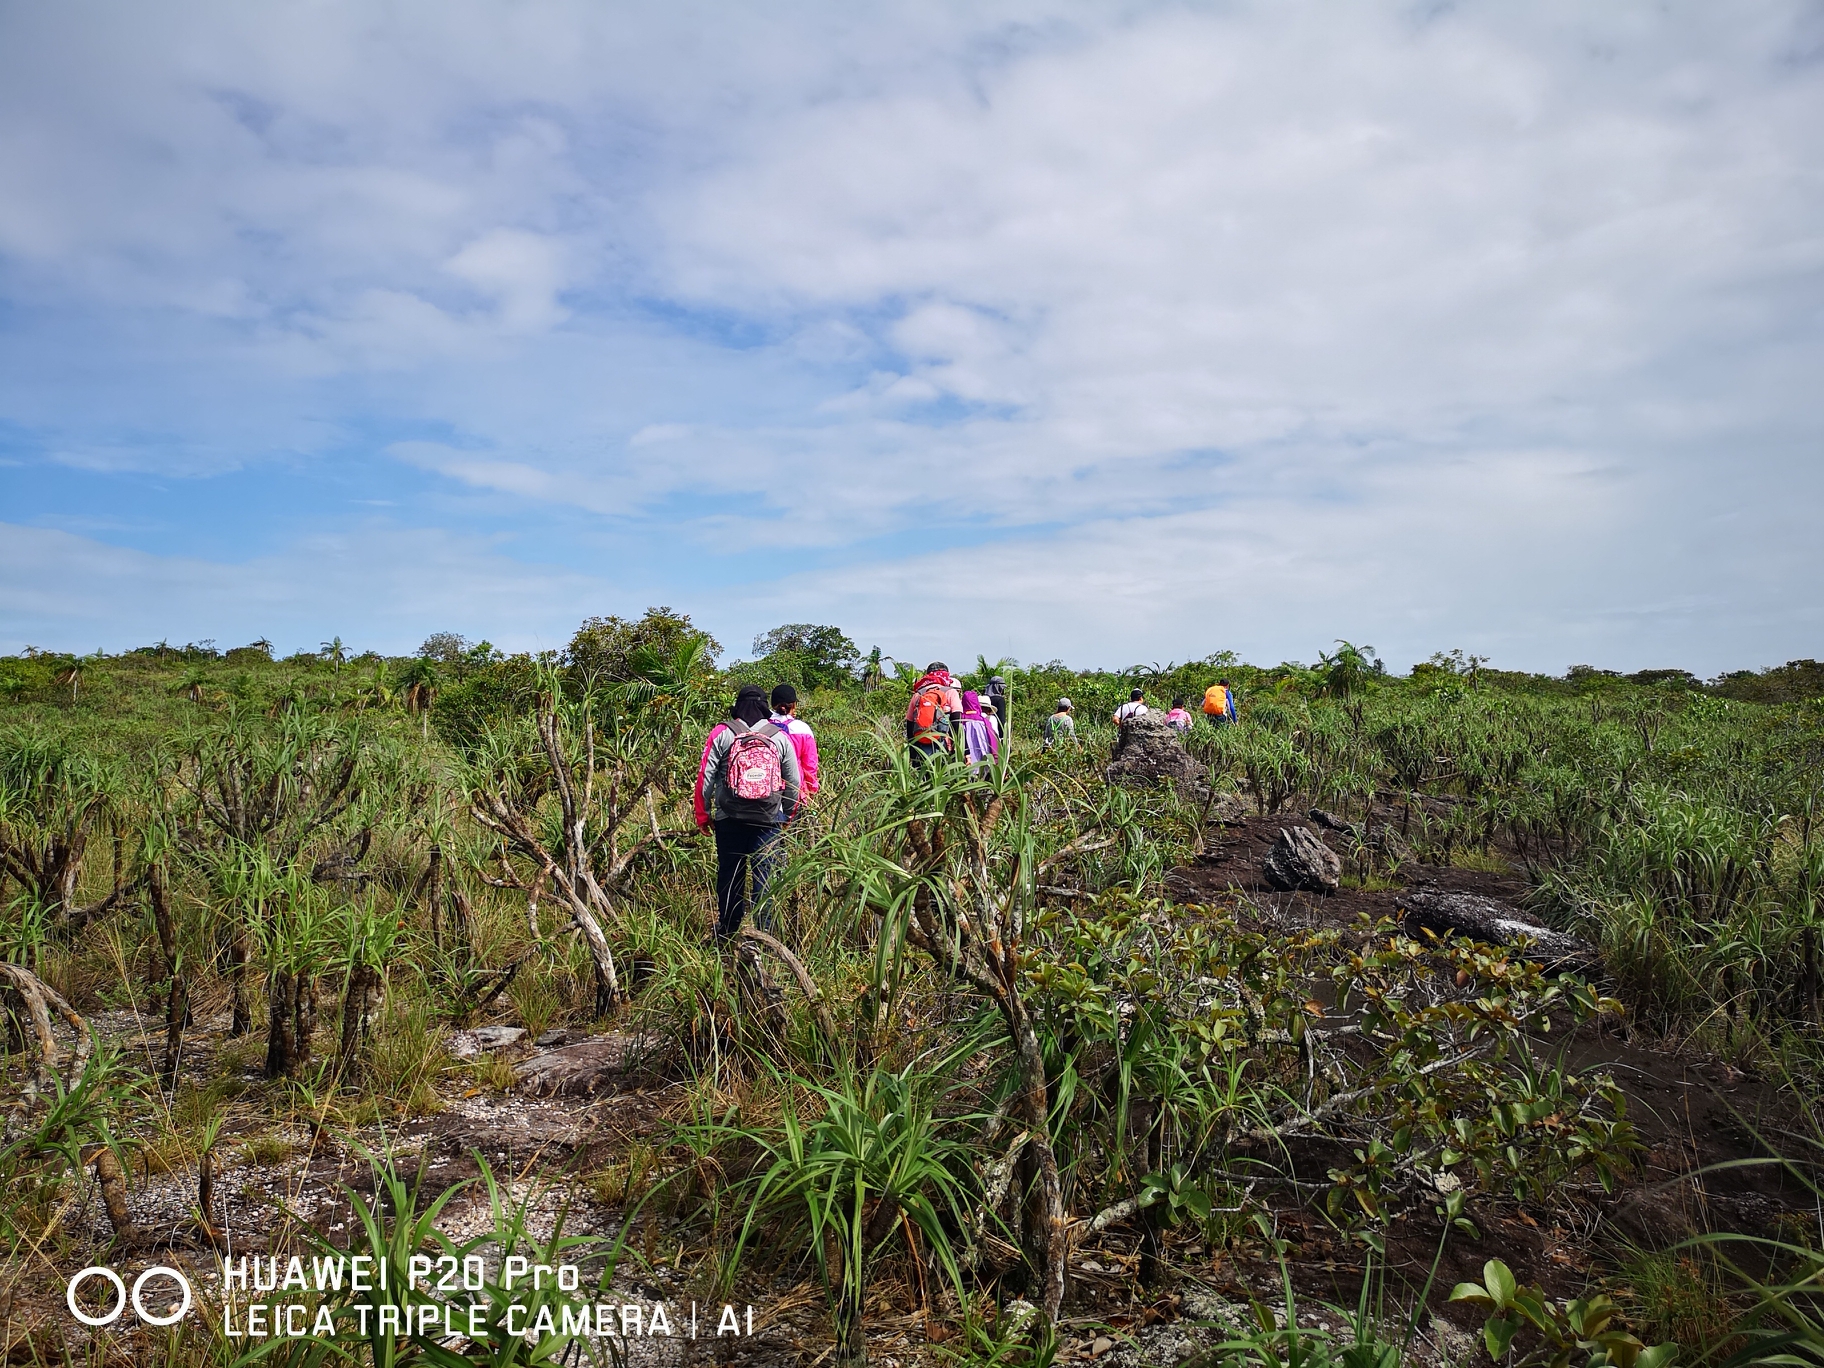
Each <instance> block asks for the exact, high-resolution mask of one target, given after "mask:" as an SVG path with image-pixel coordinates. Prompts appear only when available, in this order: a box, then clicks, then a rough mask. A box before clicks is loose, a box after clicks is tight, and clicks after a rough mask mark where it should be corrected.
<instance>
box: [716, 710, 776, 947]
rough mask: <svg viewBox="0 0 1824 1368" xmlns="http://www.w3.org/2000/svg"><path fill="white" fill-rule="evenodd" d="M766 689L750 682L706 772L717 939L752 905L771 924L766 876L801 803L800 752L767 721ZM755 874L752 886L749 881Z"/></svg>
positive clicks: (760, 920) (760, 922)
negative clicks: (713, 835) (781, 835)
mask: <svg viewBox="0 0 1824 1368" xmlns="http://www.w3.org/2000/svg"><path fill="white" fill-rule="evenodd" d="M769 711H770V710H769V709H768V707H767V702H766V691H765V690H764V689H762V688H760V687H759V685H757V684H748V685H744V686H743V687H742V689H741V691H740V692H739V693H738V694H736V695H735V704H734V707H732V708H731V709H729V719H728V721H727V723H725V724H722V725H719V726H718V727H717V728H716V730H715V731H714V732H713V733H711V735H710V740H709V744H708V745H707V746H706V747H705V748H704V751H703V765H702V769H701V771H700V773H699V778H700V780H701V782H702V792H703V794H704V795H705V797H706V798H708V799H709V806H710V812H711V818H712V822H713V825H714V827H715V832H716V939H717V940H718V941H725V940H728V939H729V938H730V937H732V936H734V935H735V934H737V933H738V932H739V931H740V930H741V923H742V921H744V920H745V919H746V917H747V914H748V913H749V912H750V911H751V912H752V913H753V914H754V925H756V926H757V927H759V928H760V929H761V930H762V931H765V930H769V929H770V927H771V923H772V917H771V916H770V915H769V913H768V911H767V906H766V881H767V878H768V876H769V875H771V873H772V866H773V849H772V847H773V845H774V844H775V842H777V841H778V839H779V833H780V832H781V831H783V830H784V829H785V822H786V819H787V818H788V817H790V816H791V815H792V813H793V812H795V811H796V810H797V808H798V796H799V789H800V785H801V778H800V775H799V770H798V754H797V752H796V751H794V750H793V749H792V744H791V742H790V741H789V740H787V739H786V734H785V732H784V731H783V730H782V729H780V728H779V727H777V726H775V725H774V724H773V723H771V722H769V721H767V717H768V714H769ZM750 878H751V881H752V891H751V892H750V891H749V888H748V884H749V881H750Z"/></svg>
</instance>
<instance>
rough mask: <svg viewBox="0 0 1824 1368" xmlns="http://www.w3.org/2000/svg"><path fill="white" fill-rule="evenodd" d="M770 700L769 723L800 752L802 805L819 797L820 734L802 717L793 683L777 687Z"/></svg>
mask: <svg viewBox="0 0 1824 1368" xmlns="http://www.w3.org/2000/svg"><path fill="white" fill-rule="evenodd" d="M768 701H769V702H770V703H771V704H772V705H773V715H772V716H771V717H769V718H767V719H766V720H767V721H769V722H771V723H772V724H773V725H774V726H775V727H777V728H779V730H780V731H782V732H784V733H785V735H786V739H787V740H789V741H790V742H791V743H792V749H793V750H794V751H796V752H797V753H798V776H799V787H800V790H801V791H802V793H803V797H802V798H801V799H800V805H801V806H802V805H803V804H805V803H809V802H810V801H811V799H813V798H815V797H816V796H817V733H816V732H814V731H812V730H811V724H810V723H809V722H806V721H804V720H803V719H802V718H800V717H799V716H798V690H796V689H794V688H793V687H792V686H791V685H790V684H775V685H774V686H773V695H772V697H771V699H769V700H768Z"/></svg>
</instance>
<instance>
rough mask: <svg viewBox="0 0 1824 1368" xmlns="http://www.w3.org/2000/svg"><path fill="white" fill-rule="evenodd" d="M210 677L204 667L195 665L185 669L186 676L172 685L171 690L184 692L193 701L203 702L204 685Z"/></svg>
mask: <svg viewBox="0 0 1824 1368" xmlns="http://www.w3.org/2000/svg"><path fill="white" fill-rule="evenodd" d="M208 678H209V676H208V675H207V674H205V673H204V671H203V669H202V667H200V666H196V665H193V666H191V667H190V668H189V669H188V670H185V671H184V677H183V678H182V679H180V680H178V681H177V683H176V684H174V685H172V686H171V692H172V693H181V694H184V695H185V696H187V697H188V698H189V700H190V701H191V702H192V703H201V702H202V701H203V685H204V683H205V682H206V681H207V680H208Z"/></svg>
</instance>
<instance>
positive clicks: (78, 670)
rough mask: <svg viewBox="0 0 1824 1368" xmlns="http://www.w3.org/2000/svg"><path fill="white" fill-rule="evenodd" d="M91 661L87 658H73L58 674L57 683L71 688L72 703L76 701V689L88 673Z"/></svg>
mask: <svg viewBox="0 0 1824 1368" xmlns="http://www.w3.org/2000/svg"><path fill="white" fill-rule="evenodd" d="M89 663H90V662H89V660H88V658H87V657H86V656H71V657H70V659H69V662H68V663H67V664H65V665H64V666H63V667H62V668H61V669H59V670H58V672H57V682H58V683H59V684H68V685H69V686H70V702H72V703H74V702H75V701H76V687H77V685H79V684H80V683H81V682H82V677H83V676H84V675H85V674H87V673H88V670H89Z"/></svg>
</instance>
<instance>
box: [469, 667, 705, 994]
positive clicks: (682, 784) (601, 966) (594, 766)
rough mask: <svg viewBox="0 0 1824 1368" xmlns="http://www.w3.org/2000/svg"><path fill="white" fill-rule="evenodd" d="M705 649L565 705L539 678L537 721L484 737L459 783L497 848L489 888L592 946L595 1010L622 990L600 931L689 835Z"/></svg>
mask: <svg viewBox="0 0 1824 1368" xmlns="http://www.w3.org/2000/svg"><path fill="white" fill-rule="evenodd" d="M703 661H704V647H703V644H702V642H701V640H692V641H689V642H687V643H685V644H684V645H682V646H680V647H679V648H678V649H677V650H676V651H675V652H673V653H672V654H671V655H669V656H665V655H660V654H659V653H658V652H656V651H654V650H652V649H651V648H646V649H643V650H641V651H639V652H636V653H635V656H634V667H635V670H636V671H637V673H638V677H637V678H636V679H634V680H633V681H632V682H631V683H627V684H621V685H614V686H608V687H605V688H604V689H602V690H601V691H599V692H596V691H592V692H590V693H587V694H585V695H584V696H583V697H582V698H581V699H574V700H573V699H568V698H566V697H565V696H564V694H563V684H562V680H561V678H560V676H559V675H558V673H557V671H556V670H555V669H551V668H547V667H542V666H541V667H540V676H539V682H540V686H541V694H540V697H539V701H538V707H537V711H536V714H535V716H533V717H530V718H514V719H509V720H508V721H506V722H504V723H502V724H500V725H499V726H497V727H495V728H493V729H491V730H490V731H489V732H488V733H487V734H486V735H485V736H484V737H483V738H482V741H481V743H480V744H479V746H477V747H476V749H475V752H474V753H473V754H472V755H471V756H470V758H469V763H468V766H467V769H466V772H465V774H464V780H463V783H464V790H465V793H466V795H467V798H468V806H469V812H470V814H471V815H472V816H473V817H474V819H475V820H476V822H478V823H479V824H480V825H481V827H482V828H483V829H484V830H486V831H487V832H489V833H490V834H491V835H492V836H493V837H494V839H495V840H496V842H497V843H498V844H497V846H496V856H497V859H498V864H499V868H500V877H499V878H497V879H495V880H493V881H492V882H493V883H494V884H495V885H496V886H497V887H502V888H513V889H518V890H520V891H523V892H524V893H526V895H527V897H528V900H529V903H530V904H531V905H533V906H536V904H537V903H538V901H539V900H540V898H541V897H543V896H544V894H545V893H546V892H547V891H549V893H550V894H551V896H552V898H553V900H554V901H556V902H557V904H558V905H559V906H560V907H562V908H563V909H564V910H565V911H566V912H568V914H569V918H570V925H571V929H572V930H573V931H575V932H576V933H577V934H579V935H581V936H582V938H583V940H584V942H585V944H586V945H587V946H588V950H589V958H590V962H591V964H592V965H593V966H594V971H595V1009H596V1012H597V1013H598V1014H600V1015H607V1014H608V1013H610V1012H612V1011H613V1010H614V1008H615V1006H616V1005H617V1003H618V1002H619V1001H620V998H621V986H620V977H619V973H618V971H617V969H616V966H615V960H614V952H613V950H612V949H611V948H610V946H609V941H608V934H607V931H606V930H605V929H604V928H605V926H613V925H615V923H616V922H617V921H618V919H619V918H618V913H617V910H616V901H617V899H618V898H620V897H621V895H622V894H623V893H624V892H625V891H626V890H627V888H628V887H629V885H630V884H631V882H632V880H633V877H634V875H635V873H636V872H637V870H638V868H639V866H640V863H641V861H642V860H643V859H644V858H645V857H646V856H647V855H648V854H651V853H656V852H657V851H658V850H660V849H662V848H663V847H664V846H665V844H666V843H667V842H668V841H670V840H672V839H674V838H676V837H678V836H680V835H686V834H688V833H689V831H690V828H689V827H687V826H683V825H681V824H680V822H679V821H678V819H677V817H676V816H675V815H674V814H673V813H672V811H671V809H672V808H673V807H674V806H675V802H674V800H675V799H676V798H677V797H678V796H679V795H681V794H682V793H683V792H684V790H685V788H686V786H687V785H688V782H689V777H690V776H689V767H688V762H689V760H690V759H691V758H692V756H691V754H690V753H687V751H688V748H687V746H686V739H687V737H688V738H691V739H694V735H695V732H694V728H695V727H696V726H697V725H698V724H700V723H701V722H702V721H704V720H706V719H705V717H704V713H705V710H706V709H705V704H706V700H705V698H704V695H703V693H702V690H701V685H700V682H699V681H700V677H701V675H702V672H703V671H702V665H703Z"/></svg>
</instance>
